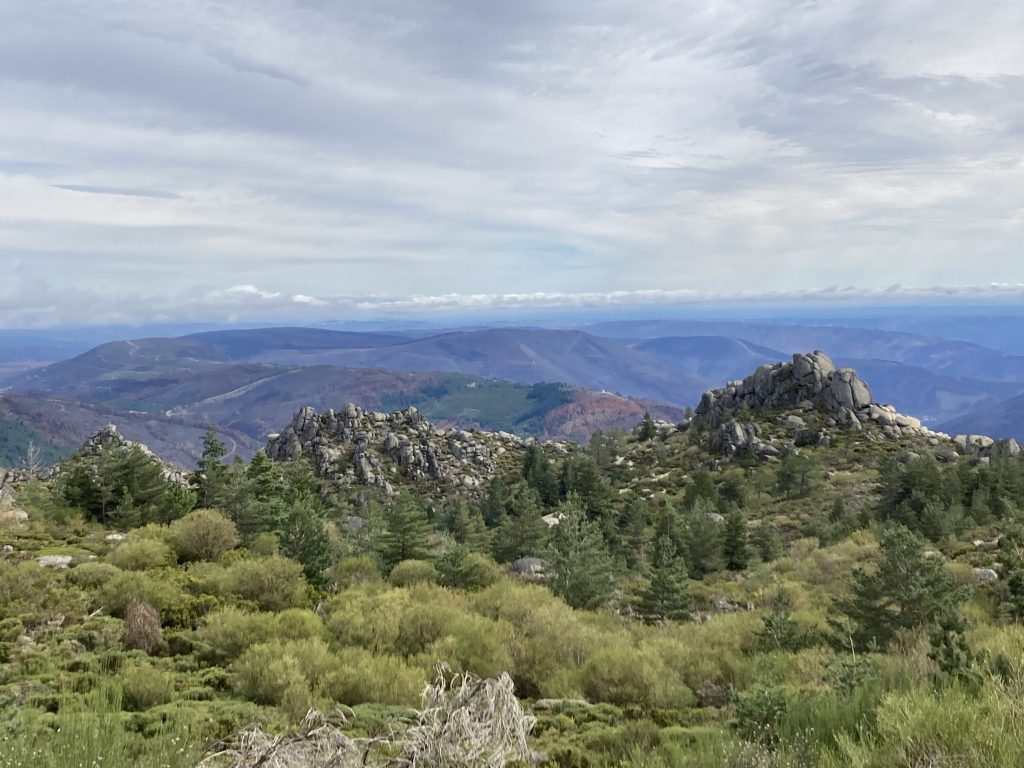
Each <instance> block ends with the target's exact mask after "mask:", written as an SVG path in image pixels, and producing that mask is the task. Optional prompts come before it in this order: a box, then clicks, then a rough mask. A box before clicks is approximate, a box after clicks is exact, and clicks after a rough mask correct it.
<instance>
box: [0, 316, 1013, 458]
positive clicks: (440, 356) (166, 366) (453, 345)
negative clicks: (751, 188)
mask: <svg viewBox="0 0 1024 768" xmlns="http://www.w3.org/2000/svg"><path fill="white" fill-rule="evenodd" d="M594 330H597V331H600V332H602V333H607V334H609V335H607V336H598V335H594V334H591V333H587V332H583V331H578V330H568V331H567V330H549V329H538V328H484V329H476V330H463V331H450V332H443V333H423V334H421V333H385V332H348V331H333V330H325V329H321V328H265V329H246V330H233V331H213V332H202V333H195V334H191V335H188V336H183V337H178V338H150V339H137V340H131V341H118V342H111V343H107V344H103V345H101V346H99V347H96V348H94V349H91V350H89V351H87V352H85V353H84V354H81V355H79V356H77V357H74V358H72V359H70V360H66V361H62V362H59V363H55V364H52V365H50V366H47V367H45V368H37V369H33V370H30V371H26V372H23V373H21V374H19V375H16V376H14V377H12V378H11V379H9V380H8V381H7V384H8V386H9V388H10V389H11V390H12V391H16V392H21V393H40V394H44V395H46V396H48V397H58V398H62V399H65V400H74V401H82V402H92V403H100V404H102V405H104V406H106V407H108V408H113V409H116V410H121V411H140V412H144V413H148V414H162V415H167V416H170V417H174V418H180V419H185V420H188V421H198V422H206V421H214V422H216V423H220V424H224V425H227V426H230V427H232V428H234V429H237V430H239V431H240V432H242V433H244V434H247V435H251V436H254V437H255V436H260V435H262V434H264V433H265V432H267V431H270V430H272V429H273V428H274V426H275V425H277V424H280V423H282V421H285V420H287V419H288V418H290V416H291V414H292V413H293V412H294V410H295V409H296V408H297V407H299V406H300V405H303V404H307V403H309V404H313V405H315V406H317V407H321V408H327V407H332V406H338V405H340V404H342V403H344V402H347V401H352V402H355V403H358V404H360V405H362V406H364V407H367V408H385V409H386V408H391V407H399V406H403V405H409V404H413V405H417V406H418V407H421V408H422V409H424V410H425V411H428V412H429V415H430V416H431V417H432V418H434V419H437V420H440V421H450V422H452V423H460V424H467V425H478V426H481V427H485V428H489V429H506V430H510V431H518V432H520V433H523V434H534V435H538V436H559V437H570V436H571V437H576V438H583V439H585V438H586V434H584V430H586V429H590V428H592V427H593V428H607V427H610V426H619V425H625V424H626V423H627V421H628V418H632V417H633V416H639V415H641V414H642V412H643V410H644V409H645V408H651V409H653V410H654V411H657V412H658V414H660V415H661V416H662V417H663V418H669V419H673V418H675V417H676V416H677V415H678V413H679V410H678V409H679V408H681V407H683V406H685V405H695V404H696V403H697V402H698V401H699V399H700V395H701V393H702V392H704V391H705V390H707V389H709V388H711V387H714V386H717V385H719V384H721V383H722V382H723V381H728V380H731V379H735V378H738V377H740V376H742V375H744V374H745V373H746V372H748V371H750V370H752V369H754V368H757V367H758V366H760V365H763V364H766V363H772V362H775V361H778V360H780V359H785V358H787V357H789V355H790V354H791V352H790V350H806V349H814V348H822V349H826V350H828V351H829V352H830V353H831V354H832V355H833V357H834V358H835V359H836V361H837V363H838V364H840V365H844V366H850V367H854V368H857V369H858V370H861V371H863V372H864V374H865V376H866V378H868V380H870V382H871V385H872V389H873V392H874V394H875V397H876V398H877V399H878V400H879V401H882V402H888V403H892V404H893V405H895V406H896V407H897V408H898V409H899V410H900V411H902V412H904V413H909V414H913V415H916V416H918V417H919V418H921V419H922V420H923V421H925V422H926V423H929V424H932V425H937V424H940V423H944V422H948V421H950V420H952V419H955V418H956V417H958V416H960V415H962V414H964V413H966V412H970V411H975V410H978V409H982V408H987V407H992V406H995V405H996V404H998V403H1000V402H1002V401H1004V400H1006V399H1008V398H1011V397H1013V396H1014V395H1016V394H1018V393H1019V392H1020V391H1021V389H1022V388H1024V358H1021V357H1015V356H1013V355H1006V354H1003V353H1000V352H996V351H994V350H988V349H985V348H984V347H979V346H977V345H973V344H966V343H963V342H947V341H944V340H942V339H934V338H928V337H921V336H914V335H913V334H903V333H890V332H885V331H874V330H870V329H860V328H843V327H815V326H779V325H774V326H773V325H762V324H756V323H739V322H693V321H644V322H630V323H615V324H603V325H601V326H595V327H594ZM686 331H700V332H701V333H700V334H698V335H690V336H679V335H662V336H654V337H650V338H648V335H649V334H653V333H670V332H671V333H682V332H686ZM626 334H632V335H626ZM715 334H719V335H715ZM721 334H732V335H721ZM739 334H746V336H741V335H739ZM965 372H966V373H965ZM541 382H561V383H564V384H566V385H569V386H570V387H572V388H574V390H575V394H574V395H573V396H572V397H573V398H576V400H575V402H577V403H579V402H582V401H586V402H587V403H589V407H590V408H591V409H593V411H594V412H593V414H592V415H591V416H590V417H587V418H583V416H582V414H581V413H580V411H579V409H578V408H577V409H576V412H575V414H574V415H573V417H572V419H571V421H572V426H570V425H569V424H568V423H567V422H564V421H560V420H559V419H560V417H559V415H558V414H559V413H562V414H563V415H564V414H565V411H557V412H554V413H546V412H541V411H538V410H537V407H536V403H535V402H530V401H529V400H528V396H529V392H530V386H531V385H534V384H537V383H541ZM658 403H666V404H668V405H667V406H659V405H658ZM555 405H559V406H561V405H569V403H558V404H553V405H552V406H551V407H552V408H554V407H555ZM670 406H673V407H675V408H676V410H672V408H671V407H670ZM659 408H660V409H661V410H658V409H659ZM996 431H1000V432H1002V431H1005V430H996Z"/></svg>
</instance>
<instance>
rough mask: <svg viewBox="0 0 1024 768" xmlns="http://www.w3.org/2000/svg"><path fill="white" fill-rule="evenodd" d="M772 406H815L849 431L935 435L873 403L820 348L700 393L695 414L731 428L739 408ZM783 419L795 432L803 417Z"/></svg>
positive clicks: (865, 387)
mask: <svg viewBox="0 0 1024 768" xmlns="http://www.w3.org/2000/svg"><path fill="white" fill-rule="evenodd" d="M773 409H789V410H793V411H802V412H809V411H819V412H822V413H824V414H825V416H826V424H827V425H828V426H831V427H841V428H844V429H849V430H862V429H864V428H866V427H875V428H877V429H878V430H880V431H881V433H882V434H883V435H885V436H886V437H890V438H893V439H898V438H900V437H903V436H913V435H920V436H925V437H932V436H936V435H937V434H938V433H933V432H932V431H931V430H929V429H928V428H927V427H924V426H922V424H921V421H920V420H919V419H915V418H914V417H912V416H904V415H903V414H900V413H897V412H896V409H895V408H893V407H892V406H891V405H882V404H879V403H875V402H873V401H872V399H871V389H870V388H869V387H868V385H867V384H866V383H865V382H864V381H862V380H861V379H860V378H858V376H857V372H856V371H854V370H853V369H851V368H836V366H835V363H833V362H832V359H831V358H830V357H829V356H828V355H826V354H825V353H824V352H822V351H821V350H817V351H815V352H812V353H811V354H799V353H798V354H795V355H793V362H791V363H776V364H775V365H762V366H761V367H760V368H758V369H757V370H756V371H755V372H754V373H752V374H751V375H750V376H748V377H747V378H745V379H744V380H743V381H733V382H730V383H729V384H728V385H727V386H725V387H723V388H721V389H713V390H710V391H708V392H705V393H704V396H703V397H702V398H701V402H700V405H699V406H698V407H697V411H696V416H695V418H696V419H697V420H698V421H700V422H703V423H704V424H707V425H708V426H710V427H713V428H721V427H722V425H723V424H724V425H726V427H728V429H729V430H734V427H732V424H733V423H734V421H735V420H734V416H735V415H736V414H738V413H739V412H741V411H743V410H750V411H764V410H773ZM730 420H732V421H730ZM782 423H783V424H784V426H786V427H788V428H789V429H791V430H796V431H799V430H801V429H802V427H803V426H804V424H805V420H804V418H803V417H802V416H798V415H796V414H792V415H789V416H786V417H784V418H783V422H782ZM940 436H941V437H945V435H940ZM825 437H827V435H826V436H825ZM728 443H729V444H731V445H738V446H739V447H743V446H742V443H740V442H738V441H736V440H732V439H730V440H729V441H728ZM747 444H750V441H749V440H747ZM819 444H821V440H820V439H819Z"/></svg>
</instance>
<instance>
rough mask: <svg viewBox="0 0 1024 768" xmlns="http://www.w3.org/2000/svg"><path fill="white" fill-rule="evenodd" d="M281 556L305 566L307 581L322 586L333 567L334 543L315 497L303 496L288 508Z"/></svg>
mask: <svg viewBox="0 0 1024 768" xmlns="http://www.w3.org/2000/svg"><path fill="white" fill-rule="evenodd" d="M277 537H278V541H280V543H281V553H282V554H284V555H285V556H287V557H290V558H291V559H292V560H295V561H296V562H298V563H301V564H302V570H303V572H304V573H305V574H306V578H307V579H309V581H310V582H311V583H313V584H322V583H323V577H324V571H326V570H327V567H328V566H329V565H330V564H331V540H330V537H329V536H328V535H327V530H326V529H325V528H324V513H323V508H322V507H321V505H320V504H319V503H318V501H317V500H316V499H315V498H314V497H312V496H302V497H300V498H299V499H297V500H296V501H294V502H293V503H292V504H291V505H290V506H289V508H288V512H287V516H286V517H285V520H284V524H283V526H282V527H281V529H280V530H279V531H278V534H277Z"/></svg>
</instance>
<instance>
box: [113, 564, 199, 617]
mask: <svg viewBox="0 0 1024 768" xmlns="http://www.w3.org/2000/svg"><path fill="white" fill-rule="evenodd" d="M99 597H100V601H101V602H102V605H103V606H105V607H106V608H107V610H109V611H110V612H111V613H112V614H114V615H115V616H123V615H124V612H125V609H126V608H127V607H128V605H129V604H131V603H149V604H150V605H151V606H153V607H154V608H155V609H156V610H157V611H159V612H160V615H161V616H167V615H168V614H170V613H175V612H177V613H180V612H181V610H182V609H183V608H185V607H186V603H187V602H188V596H187V595H185V594H184V593H183V592H182V591H181V589H180V588H179V587H178V586H177V584H175V583H174V581H172V580H170V579H168V578H167V577H166V576H163V575H155V574H151V573H145V572H138V571H121V572H120V573H118V574H117V576H115V577H113V578H112V579H110V580H108V581H107V583H106V584H104V585H103V587H102V589H101V590H100V592H99Z"/></svg>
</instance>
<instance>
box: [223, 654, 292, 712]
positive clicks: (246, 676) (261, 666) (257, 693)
mask: <svg viewBox="0 0 1024 768" xmlns="http://www.w3.org/2000/svg"><path fill="white" fill-rule="evenodd" d="M232 670H233V671H234V673H235V691H236V692H237V693H238V694H239V695H240V696H242V697H243V698H246V699H248V700H249V701H253V702H256V703H257V704H274V705H276V704H280V703H281V701H282V700H283V699H284V695H285V693H286V692H288V691H289V690H290V689H294V688H300V689H305V690H306V691H309V681H308V680H307V679H306V675H305V674H304V673H303V671H302V666H301V665H300V663H299V661H298V659H296V658H295V657H294V656H290V655H287V654H285V655H282V653H281V647H280V646H279V645H276V644H271V643H265V644H261V645H254V646H252V647H251V648H249V649H248V650H247V651H246V652H245V653H243V654H242V656H241V657H240V658H239V659H238V661H236V662H235V663H234V664H233V665H232ZM292 694H293V695H294V690H293V691H292Z"/></svg>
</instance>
